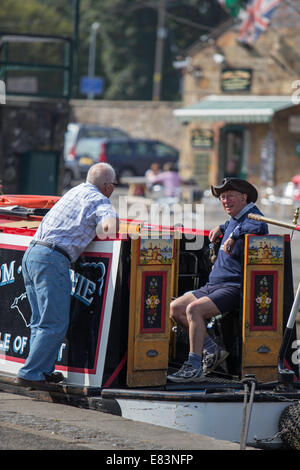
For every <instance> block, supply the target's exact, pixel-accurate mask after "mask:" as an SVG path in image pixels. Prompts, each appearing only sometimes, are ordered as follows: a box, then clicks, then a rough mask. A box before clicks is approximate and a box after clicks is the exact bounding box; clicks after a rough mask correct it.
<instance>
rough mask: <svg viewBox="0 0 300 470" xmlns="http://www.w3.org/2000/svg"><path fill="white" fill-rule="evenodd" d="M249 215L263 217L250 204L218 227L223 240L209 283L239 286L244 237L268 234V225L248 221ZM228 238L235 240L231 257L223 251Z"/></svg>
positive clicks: (256, 221)
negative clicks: (253, 234)
mask: <svg viewBox="0 0 300 470" xmlns="http://www.w3.org/2000/svg"><path fill="white" fill-rule="evenodd" d="M251 213H253V214H259V215H263V214H262V213H261V212H260V210H259V209H258V208H257V207H256V206H255V205H254V204H253V203H250V204H248V205H247V206H246V207H244V208H243V209H242V210H241V212H240V213H239V214H237V215H236V216H235V217H231V218H230V219H229V220H228V221H227V222H226V223H225V224H224V225H220V229H221V231H222V233H223V238H222V241H221V246H220V250H219V253H218V257H217V260H216V262H215V264H214V267H213V269H212V271H211V273H210V275H209V280H208V282H209V283H211V284H222V283H224V282H226V283H230V284H235V285H240V284H241V270H242V255H243V245H244V235H245V234H247V233H255V234H256V235H265V234H267V233H268V225H267V224H266V223H264V222H259V221H258V220H253V219H248V214H251ZM229 236H231V238H233V239H234V240H236V242H235V244H234V247H233V250H232V253H231V255H228V254H226V253H225V251H224V243H225V241H226V240H227V238H229Z"/></svg>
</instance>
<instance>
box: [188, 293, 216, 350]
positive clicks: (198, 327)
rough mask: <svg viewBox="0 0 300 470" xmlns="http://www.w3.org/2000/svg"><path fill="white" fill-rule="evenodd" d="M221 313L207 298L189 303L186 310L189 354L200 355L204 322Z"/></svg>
mask: <svg viewBox="0 0 300 470" xmlns="http://www.w3.org/2000/svg"><path fill="white" fill-rule="evenodd" d="M220 313H221V312H220V310H219V309H218V307H217V306H216V304H215V303H214V302H213V301H212V300H210V298H209V297H202V298H201V299H196V300H194V301H193V302H191V303H190V304H189V305H188V306H187V309H186V317H187V321H188V325H189V340H190V352H191V353H194V354H198V355H202V350H203V344H204V340H205V337H206V335H207V332H206V324H205V321H206V320H208V319H210V318H212V317H214V316H216V315H219V314H220Z"/></svg>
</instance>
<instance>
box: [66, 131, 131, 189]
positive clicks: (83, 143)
mask: <svg viewBox="0 0 300 470" xmlns="http://www.w3.org/2000/svg"><path fill="white" fill-rule="evenodd" d="M107 137H109V138H115V137H129V135H128V134H127V132H125V131H123V130H121V129H118V128H116V127H104V126H98V125H96V124H80V123H69V124H68V127H67V131H66V133H65V142H64V162H65V174H64V183H63V185H64V187H68V186H70V185H71V183H72V181H73V180H79V179H80V178H81V174H80V169H79V166H78V161H77V160H76V155H78V150H79V152H80V153H82V152H83V153H87V155H88V153H89V152H90V151H91V149H92V147H93V145H94V143H95V139H97V141H99V140H101V139H104V138H107ZM85 148H86V149H87V150H86V152H85V150H84V149H85Z"/></svg>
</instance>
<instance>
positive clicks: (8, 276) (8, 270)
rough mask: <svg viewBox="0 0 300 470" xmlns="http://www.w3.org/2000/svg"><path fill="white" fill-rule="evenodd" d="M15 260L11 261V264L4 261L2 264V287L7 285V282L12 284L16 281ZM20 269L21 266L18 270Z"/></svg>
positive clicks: (0, 282)
mask: <svg viewBox="0 0 300 470" xmlns="http://www.w3.org/2000/svg"><path fill="white" fill-rule="evenodd" d="M15 262H16V261H11V262H10V263H9V265H8V264H7V263H3V264H1V266H0V287H2V286H6V285H7V284H11V283H12V282H15ZM19 271H20V268H19V270H18V272H19Z"/></svg>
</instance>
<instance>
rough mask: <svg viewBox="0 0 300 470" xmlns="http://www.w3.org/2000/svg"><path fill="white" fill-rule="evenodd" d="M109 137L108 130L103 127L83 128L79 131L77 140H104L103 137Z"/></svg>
mask: <svg viewBox="0 0 300 470" xmlns="http://www.w3.org/2000/svg"><path fill="white" fill-rule="evenodd" d="M109 135H110V129H106V128H105V127H103V128H101V127H99V128H98V127H95V128H94V127H83V128H82V129H80V131H79V135H78V138H79V139H83V138H87V137H88V138H97V137H98V138H99V137H100V138H101V137H102V138H104V137H109Z"/></svg>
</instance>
